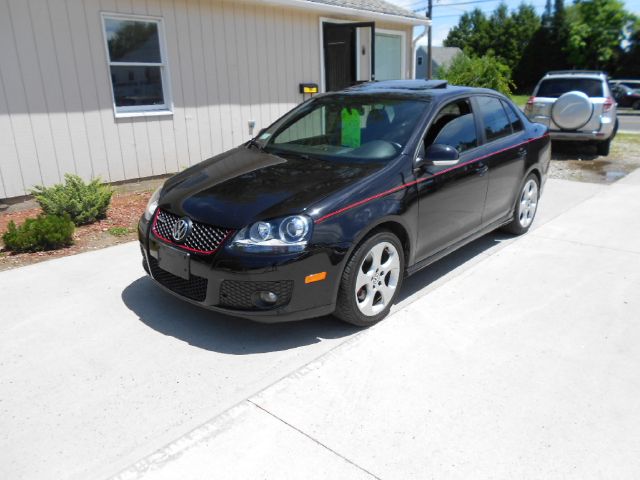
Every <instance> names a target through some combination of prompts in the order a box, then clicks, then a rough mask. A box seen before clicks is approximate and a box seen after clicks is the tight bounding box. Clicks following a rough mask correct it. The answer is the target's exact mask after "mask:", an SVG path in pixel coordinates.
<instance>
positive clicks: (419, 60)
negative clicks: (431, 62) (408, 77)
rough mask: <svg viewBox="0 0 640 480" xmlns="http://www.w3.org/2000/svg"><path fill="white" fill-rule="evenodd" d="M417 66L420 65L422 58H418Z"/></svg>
mask: <svg viewBox="0 0 640 480" xmlns="http://www.w3.org/2000/svg"><path fill="white" fill-rule="evenodd" d="M418 65H422V56H419V57H418Z"/></svg>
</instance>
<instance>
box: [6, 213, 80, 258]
mask: <svg viewBox="0 0 640 480" xmlns="http://www.w3.org/2000/svg"><path fill="white" fill-rule="evenodd" d="M74 229H75V226H74V224H73V222H72V221H71V220H70V219H69V217H59V216H55V215H39V216H38V217H37V218H27V219H26V220H25V221H24V223H23V224H22V225H20V226H19V227H16V224H15V222H14V221H13V220H12V221H10V222H9V225H8V226H7V231H6V232H5V233H4V234H3V235H2V241H3V242H4V244H5V247H6V248H7V249H8V250H11V251H13V252H39V251H42V250H54V249H56V248H61V247H66V246H68V245H71V244H72V243H73V231H74Z"/></svg>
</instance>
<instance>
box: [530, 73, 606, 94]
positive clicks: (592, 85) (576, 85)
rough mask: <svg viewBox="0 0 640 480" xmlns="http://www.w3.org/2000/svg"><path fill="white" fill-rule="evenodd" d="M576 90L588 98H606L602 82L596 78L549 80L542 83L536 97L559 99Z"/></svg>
mask: <svg viewBox="0 0 640 480" xmlns="http://www.w3.org/2000/svg"><path fill="white" fill-rule="evenodd" d="M575 90H577V91H579V92H582V93H584V94H586V95H587V96H588V97H604V92H603V90H602V81H601V80H598V79H596V78H549V79H547V80H543V81H542V82H541V83H540V87H539V88H538V93H536V96H537V97H550V98H558V97H559V96H561V95H563V94H565V93H567V92H573V91H575Z"/></svg>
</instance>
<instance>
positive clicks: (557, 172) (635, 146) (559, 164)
mask: <svg viewBox="0 0 640 480" xmlns="http://www.w3.org/2000/svg"><path fill="white" fill-rule="evenodd" d="M638 167H640V135H636V134H623V133H620V134H618V135H617V136H616V138H615V140H614V141H613V143H612V144H611V152H610V153H609V156H607V157H601V156H598V154H597V153H596V147H595V146H593V145H587V144H584V143H580V142H554V143H553V145H552V154H551V167H550V170H549V177H550V178H559V179H563V180H574V181H578V182H589V183H613V182H615V181H616V180H619V179H620V178H622V177H624V176H626V175H627V174H629V173H630V172H632V171H633V170H635V169H636V168H638Z"/></svg>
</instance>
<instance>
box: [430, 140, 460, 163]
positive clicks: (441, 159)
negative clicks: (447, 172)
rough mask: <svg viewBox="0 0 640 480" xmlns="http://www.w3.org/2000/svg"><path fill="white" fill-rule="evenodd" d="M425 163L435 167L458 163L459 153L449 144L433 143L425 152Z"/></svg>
mask: <svg viewBox="0 0 640 480" xmlns="http://www.w3.org/2000/svg"><path fill="white" fill-rule="evenodd" d="M424 158H425V163H426V164H428V165H433V166H436V167H450V166H453V165H455V164H456V163H458V161H459V160H460V154H459V153H458V150H456V149H455V148H453V147H452V146H451V145H444V144H441V143H434V144H433V145H429V147H427V150H426V152H425V157H424Z"/></svg>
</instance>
